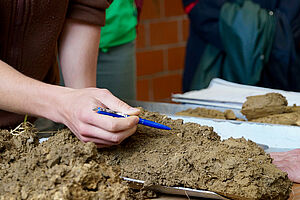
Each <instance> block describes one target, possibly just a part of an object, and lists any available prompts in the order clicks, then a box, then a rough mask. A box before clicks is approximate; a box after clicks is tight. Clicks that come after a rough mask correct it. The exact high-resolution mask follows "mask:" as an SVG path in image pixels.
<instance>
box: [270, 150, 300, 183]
mask: <svg viewBox="0 0 300 200" xmlns="http://www.w3.org/2000/svg"><path fill="white" fill-rule="evenodd" d="M270 156H271V157H272V158H273V164H274V165H276V166H277V167H278V168H279V169H281V170H282V171H285V172H287V173H288V176H289V179H290V180H291V181H294V182H295V183H300V149H295V150H292V151H288V152H279V153H277V152H276V153H270Z"/></svg>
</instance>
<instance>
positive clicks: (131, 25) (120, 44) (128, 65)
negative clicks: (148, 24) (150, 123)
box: [97, 0, 143, 100]
mask: <svg viewBox="0 0 300 200" xmlns="http://www.w3.org/2000/svg"><path fill="white" fill-rule="evenodd" d="M142 3H143V1H142V0H135V1H134V0H119V1H114V2H113V3H112V4H111V6H110V7H109V8H108V9H107V12H106V24H105V26H104V27H103V28H102V29H101V41H100V45H99V55H98V64H97V65H98V67H97V87H99V88H107V89H109V90H110V91H111V92H112V93H113V94H114V95H116V96H117V97H118V98H121V99H126V100H135V99H136V57H135V39H136V35H137V31H136V27H137V22H138V16H139V15H140V12H141V8H142ZM137 11H138V12H137ZM124 77H126V78H124Z"/></svg>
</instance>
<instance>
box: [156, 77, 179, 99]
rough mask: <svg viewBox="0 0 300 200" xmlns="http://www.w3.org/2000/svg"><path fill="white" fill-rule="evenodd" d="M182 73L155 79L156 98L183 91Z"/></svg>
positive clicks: (168, 96) (169, 96)
mask: <svg viewBox="0 0 300 200" xmlns="http://www.w3.org/2000/svg"><path fill="white" fill-rule="evenodd" d="M181 79H182V75H181V74H176V75H165V76H161V77H158V78H155V79H153V95H154V100H155V101H158V100H162V99H166V98H171V95H172V94H173V93H181V90H182V89H181V83H182V80H181Z"/></svg>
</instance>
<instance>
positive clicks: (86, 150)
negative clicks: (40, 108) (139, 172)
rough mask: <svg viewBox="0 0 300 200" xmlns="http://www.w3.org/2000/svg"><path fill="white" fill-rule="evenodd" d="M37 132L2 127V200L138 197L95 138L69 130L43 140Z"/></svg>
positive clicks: (0, 188) (0, 142)
mask: <svg viewBox="0 0 300 200" xmlns="http://www.w3.org/2000/svg"><path fill="white" fill-rule="evenodd" d="M36 141H37V140H36V137H35V134H34V133H32V132H24V133H22V134H21V135H19V136H13V135H12V134H11V133H10V132H8V131H7V130H2V131H1V132H0V144H1V148H0V156H1V157H0V158H1V159H0V199H1V200H2V199H3V200H4V199H116V200H117V199H135V198H133V197H131V196H132V195H131V194H130V190H129V188H128V187H127V186H126V185H124V184H123V183H122V182H121V180H120V178H119V177H120V171H119V169H118V168H117V167H112V166H107V165H106V164H105V163H104V159H103V157H101V155H99V154H98V152H97V148H96V146H95V145H94V144H92V143H87V144H84V143H82V142H80V141H79V140H78V139H77V138H76V137H75V136H74V135H73V134H72V133H71V132H70V131H69V130H65V131H62V132H59V133H58V134H56V135H55V136H53V137H51V138H50V139H49V140H48V141H46V142H43V143H42V144H39V143H36Z"/></svg>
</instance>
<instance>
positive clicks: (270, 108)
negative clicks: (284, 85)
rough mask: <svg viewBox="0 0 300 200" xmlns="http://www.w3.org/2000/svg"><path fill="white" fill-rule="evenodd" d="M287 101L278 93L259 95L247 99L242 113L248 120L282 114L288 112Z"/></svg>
mask: <svg viewBox="0 0 300 200" xmlns="http://www.w3.org/2000/svg"><path fill="white" fill-rule="evenodd" d="M287 104H288V102H287V100H286V98H285V97H284V96H282V95H281V94H278V93H268V94H265V95H257V96H250V97H247V100H246V102H245V103H244V104H243V107H242V110H241V113H243V114H244V115H245V116H246V117H247V119H248V120H252V119H257V118H261V117H266V116H269V115H274V114H281V113H285V112H287V111H288V109H287Z"/></svg>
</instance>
